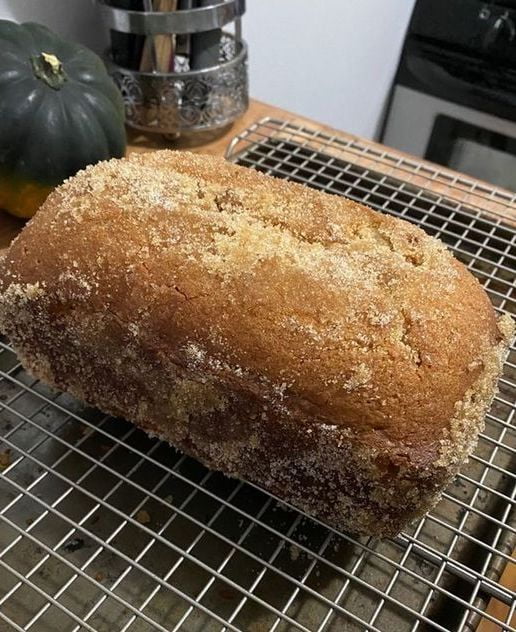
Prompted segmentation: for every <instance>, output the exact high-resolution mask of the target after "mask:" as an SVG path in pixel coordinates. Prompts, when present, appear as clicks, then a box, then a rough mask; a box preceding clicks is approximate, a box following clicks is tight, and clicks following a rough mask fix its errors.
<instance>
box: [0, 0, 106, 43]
mask: <svg viewBox="0 0 516 632" xmlns="http://www.w3.org/2000/svg"><path fill="white" fill-rule="evenodd" d="M0 18H3V19H7V20H15V21H16V22H39V23H40V24H45V25H46V26H48V27H49V28H51V29H53V30H54V31H56V32H58V33H61V34H62V35H63V36H65V37H67V38H69V39H74V40H79V41H82V43H83V44H86V45H87V46H90V48H93V49H95V50H96V51H97V52H99V51H100V50H102V49H103V48H104V47H105V43H106V42H107V34H106V33H105V32H104V29H103V28H102V27H101V26H100V24H99V18H98V13H97V8H96V6H95V1H94V0H0Z"/></svg>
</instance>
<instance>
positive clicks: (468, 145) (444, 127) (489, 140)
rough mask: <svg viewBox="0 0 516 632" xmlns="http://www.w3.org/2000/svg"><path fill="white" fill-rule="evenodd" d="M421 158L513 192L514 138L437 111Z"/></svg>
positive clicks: (515, 179)
mask: <svg viewBox="0 0 516 632" xmlns="http://www.w3.org/2000/svg"><path fill="white" fill-rule="evenodd" d="M425 158H427V159H428V160H431V161H432V162H436V163H438V164H440V165H444V166H446V167H450V168H451V169H455V170H456V171H462V172H463V173H466V174H468V175H470V176H473V177H475V178H480V179H481V180H485V181H487V182H491V183H492V184H496V185H498V186H501V187H504V188H506V189H509V190H511V191H516V139H515V138H512V137H509V136H504V135H503V134H499V133H497V132H492V131H491V130H488V129H484V128H482V127H478V126H476V125H471V124H470V123H465V122H464V121H459V120H457V119H454V118H452V117H450V116H445V115H443V114H440V115H439V116H437V117H436V119H435V122H434V127H433V130H432V135H431V136H430V140H429V142H428V147H427V150H426V153H425Z"/></svg>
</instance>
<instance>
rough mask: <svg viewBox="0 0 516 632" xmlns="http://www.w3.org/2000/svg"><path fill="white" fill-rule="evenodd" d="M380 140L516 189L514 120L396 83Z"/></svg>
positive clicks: (452, 167)
mask: <svg viewBox="0 0 516 632" xmlns="http://www.w3.org/2000/svg"><path fill="white" fill-rule="evenodd" d="M382 142H384V143H385V144H386V145H390V146H391V147H395V148H397V149H401V150H402V151H406V152H408V153H411V154H414V155H416V156H420V157H422V158H426V159H428V160H431V161H432V162H436V163H438V164H441V165H444V166H446V167H450V168H451V169H455V170H457V171H462V172H463V173H466V174H468V175H471V176H473V177H475V178H480V179H481V180H485V181H487V182H491V183H493V184H496V185H498V186H502V187H504V188H507V189H510V190H511V191H516V123H515V122H513V121H508V120H506V119H503V118H498V117H496V116H493V115H492V114H487V113H485V112H479V111H478V110H473V109H471V108H468V107H465V106H463V105H459V104H456V103H450V102H449V101H445V100H444V99H439V98H437V97H434V96H431V95H428V94H424V93H422V92H419V91H417V90H413V89H411V88H407V87H405V86H400V85H397V86H396V87H395V89H394V93H393V96H392V101H391V107H390V110H389V114H388V117H387V120H386V124H385V130H384V135H383V139H382Z"/></svg>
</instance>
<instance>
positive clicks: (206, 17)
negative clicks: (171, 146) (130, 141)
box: [98, 0, 248, 136]
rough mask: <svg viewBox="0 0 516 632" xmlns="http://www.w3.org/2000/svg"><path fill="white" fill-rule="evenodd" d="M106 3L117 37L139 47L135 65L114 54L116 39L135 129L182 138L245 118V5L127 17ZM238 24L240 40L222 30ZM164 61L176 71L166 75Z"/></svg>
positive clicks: (111, 62)
mask: <svg viewBox="0 0 516 632" xmlns="http://www.w3.org/2000/svg"><path fill="white" fill-rule="evenodd" d="M98 2H99V5H100V9H101V12H102V16H103V19H104V22H105V24H106V25H107V26H108V28H110V29H111V33H112V36H113V34H114V33H115V34H117V35H118V36H119V37H122V38H123V37H125V38H126V40H125V43H126V44H127V45H132V46H133V47H134V46H135V45H137V46H138V47H139V51H138V54H137V61H136V62H134V61H133V62H132V63H131V66H132V67H128V65H129V64H127V65H121V64H120V63H115V62H119V60H120V57H121V56H120V55H117V54H114V52H115V51H114V44H115V41H114V39H112V49H111V50H110V52H109V55H108V68H109V70H110V73H111V75H112V76H113V79H114V80H115V82H116V83H117V85H118V87H119V88H120V91H121V93H122V96H123V98H124V103H125V110H126V120H127V124H128V125H130V126H131V127H135V128H137V129H141V130H145V131H148V132H157V133H160V134H165V135H172V136H179V135H180V134H183V133H186V132H196V131H208V130H214V129H217V128H220V127H224V126H226V125H228V124H229V123H231V122H232V121H234V120H235V119H236V118H238V117H239V116H240V115H241V114H243V113H244V112H245V110H246V109H247V106H248V79H247V47H246V44H245V42H244V41H243V39H242V37H241V26H240V17H241V15H242V14H243V13H244V11H245V0H225V1H222V2H220V0H219V3H218V4H216V3H215V2H216V0H211V4H209V5H208V6H203V7H200V8H195V9H182V10H176V11H170V12H163V11H162V12H156V11H126V10H123V9H118V8H115V7H113V6H110V4H109V0H98ZM151 6H156V3H154V5H152V3H151ZM158 6H159V5H158ZM231 22H234V34H232V33H229V32H225V31H222V28H223V27H225V26H226V25H228V24H229V23H231ZM119 43H120V41H119V40H118V44H119ZM163 44H165V47H163ZM163 53H165V55H166V56H167V57H165V58H164V57H163ZM145 56H146V57H147V63H148V64H149V65H150V66H151V68H150V69H148V70H147V68H146V67H145V65H144V63H143V60H144V59H145ZM122 57H123V58H124V59H125V58H127V59H128V58H129V56H128V55H127V56H122ZM133 59H134V55H133ZM139 60H140V61H139ZM164 60H165V65H166V66H169V65H170V67H171V68H172V69H173V71H170V72H162V68H163V65H164ZM134 66H136V67H134Z"/></svg>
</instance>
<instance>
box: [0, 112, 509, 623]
mask: <svg viewBox="0 0 516 632" xmlns="http://www.w3.org/2000/svg"><path fill="white" fill-rule="evenodd" d="M266 116H270V117H273V118H278V119H282V120H290V121H294V122H296V123H299V124H302V125H307V126H309V127H312V128H315V129H318V130H327V131H332V132H334V131H335V130H331V128H329V127H328V126H326V125H322V124H321V123H317V122H316V121H313V120H311V119H308V118H305V117H302V116H298V115H295V114H293V113H292V112H289V111H287V110H283V109H281V108H278V107H275V106H272V105H268V104H266V103H262V102H260V101H256V100H251V103H250V107H249V109H248V111H247V112H246V113H245V114H244V116H242V118H240V119H239V120H238V121H236V122H235V123H234V124H233V125H230V126H228V127H226V128H225V129H223V130H220V131H219V132H217V133H211V134H204V135H203V136H202V137H199V136H192V137H191V138H181V139H179V140H177V141H166V140H165V139H164V138H163V137H161V136H158V135H147V134H142V133H139V132H135V131H130V132H129V146H128V151H129V152H132V151H138V152H139V151H150V150H153V149H165V148H168V149H184V150H188V151H195V152H199V153H206V154H213V155H220V156H222V155H224V152H225V151H226V148H227V146H228V144H229V142H230V141H231V139H232V138H234V137H235V136H236V135H237V134H239V133H240V132H242V131H243V130H244V129H246V128H247V127H249V126H250V125H251V124H252V123H254V122H255V121H257V120H258V119H261V118H263V117H266ZM338 134H339V136H341V137H342V138H344V139H356V140H358V141H360V142H365V143H367V144H368V145H372V146H375V147H377V148H378V150H379V151H380V152H381V151H382V150H383V149H384V147H383V146H382V145H379V144H377V143H372V142H371V141H365V140H364V139H361V138H359V137H356V136H352V135H350V134H346V133H344V132H338ZM389 152H390V153H395V154H398V155H399V156H400V157H408V158H410V157H409V156H407V155H406V154H403V153H402V152H398V151H394V150H392V149H389ZM355 159H356V156H355ZM418 161H419V160H418ZM446 171H447V173H449V174H450V175H451V176H454V175H458V174H454V172H452V171H448V170H446ZM392 174H393V170H390V171H389V175H392ZM412 181H413V182H414V183H415V184H420V185H422V186H424V187H426V188H428V189H430V190H433V191H435V192H436V193H441V194H446V193H447V190H446V185H443V183H440V182H435V181H432V180H430V179H428V178H425V177H424V176H418V177H417V179H412ZM481 184H482V183H480V182H479V185H481ZM453 197H454V198H455V199H457V191H456V190H455V189H454V191H453ZM473 197H474V201H475V203H476V204H477V205H481V207H482V208H485V210H486V211H487V212H489V211H491V210H492V211H493V212H496V213H502V214H503V215H505V217H506V218H507V219H508V220H509V221H510V222H516V207H514V208H504V207H503V205H500V204H495V203H493V200H492V198H490V197H489V196H488V195H486V194H483V193H482V191H479V192H478V193H475V194H474V196H473ZM471 198H472V194H471V192H470V191H467V192H466V191H465V192H464V197H463V200H462V201H464V202H465V203H468V202H470V201H471ZM23 225H24V222H23V221H22V220H19V219H17V218H15V217H12V216H11V215H9V214H8V213H6V212H4V211H2V210H0V249H1V248H6V247H7V246H8V245H9V243H10V242H11V240H12V239H13V238H14V237H15V236H16V235H17V234H18V232H19V231H20V230H21V228H22V227H23ZM501 583H502V584H503V585H505V586H507V587H509V588H511V589H512V590H514V589H516V563H515V564H509V565H508V566H507V567H506V569H505V572H504V574H503V577H502V579H501ZM503 608H504V606H503V605H502V604H500V602H497V601H496V600H494V599H492V600H491V602H490V603H489V606H488V609H487V611H488V612H489V613H490V614H493V615H496V614H498V615H501V614H502V613H503V612H504V611H503ZM513 623H514V622H513ZM478 630H482V632H497V631H498V630H501V627H500V626H498V625H496V624H494V623H492V622H489V621H487V620H486V619H483V620H482V621H481V623H480V626H479V628H478Z"/></svg>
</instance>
